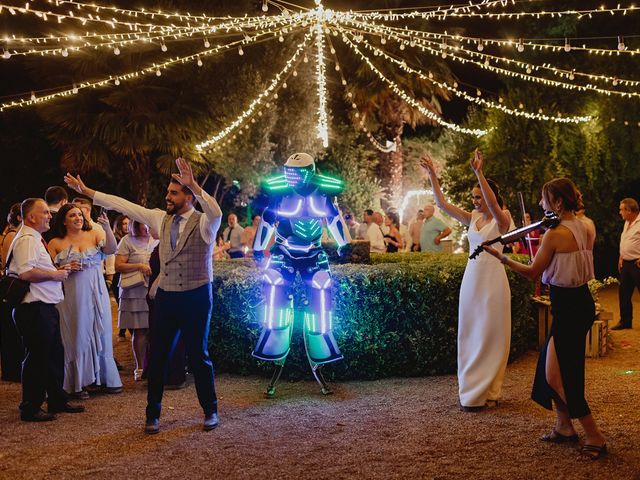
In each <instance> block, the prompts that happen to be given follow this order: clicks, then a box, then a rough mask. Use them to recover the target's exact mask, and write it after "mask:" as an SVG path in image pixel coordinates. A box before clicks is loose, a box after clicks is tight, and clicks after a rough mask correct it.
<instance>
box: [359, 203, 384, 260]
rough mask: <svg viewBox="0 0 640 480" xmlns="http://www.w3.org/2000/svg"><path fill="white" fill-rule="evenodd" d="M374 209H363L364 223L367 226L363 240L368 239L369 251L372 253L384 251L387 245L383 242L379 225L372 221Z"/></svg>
mask: <svg viewBox="0 0 640 480" xmlns="http://www.w3.org/2000/svg"><path fill="white" fill-rule="evenodd" d="M374 219H375V217H374V211H373V210H365V211H364V224H365V225H366V226H367V232H366V234H365V238H364V239H365V240H368V241H369V251H370V252H374V253H385V252H386V251H387V246H386V245H385V243H384V235H383V234H382V230H381V229H380V226H379V225H378V224H377V223H376V222H375V221H374Z"/></svg>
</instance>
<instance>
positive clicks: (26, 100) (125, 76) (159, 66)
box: [0, 34, 266, 112]
mask: <svg viewBox="0 0 640 480" xmlns="http://www.w3.org/2000/svg"><path fill="white" fill-rule="evenodd" d="M265 35H266V34H265ZM260 36H264V35H262V34H256V35H255V36H254V37H260ZM254 37H250V39H251V40H253V38H254ZM247 41H248V40H247V39H242V40H237V41H234V42H231V43H228V44H224V45H218V46H216V47H214V48H210V49H207V50H202V51H199V52H197V53H194V54H190V55H186V56H183V57H176V58H171V59H169V60H167V61H165V62H161V63H153V64H152V65H151V66H149V67H145V68H142V69H140V70H137V71H132V72H127V73H122V74H112V75H109V76H108V77H107V78H103V79H102V80H96V81H85V82H77V83H76V84H74V86H73V87H71V88H67V89H65V90H62V91H59V92H55V93H51V94H48V95H41V96H38V95H35V93H33V94H31V95H30V96H29V97H23V98H19V99H17V100H12V101H9V102H6V103H2V104H0V112H2V111H4V110H6V109H10V108H16V107H25V106H29V105H34V104H39V103H44V102H47V101H50V100H54V99H57V98H61V97H67V96H70V95H75V94H77V93H78V92H79V91H80V90H83V89H87V88H97V87H103V86H106V85H109V84H110V83H112V82H115V80H116V79H117V80H118V81H122V80H130V79H133V78H137V77H140V76H143V75H147V74H152V73H153V74H155V75H158V72H160V75H162V72H161V71H162V70H163V69H166V68H167V67H169V66H171V65H175V64H179V63H187V62H190V61H198V60H199V59H200V58H201V57H207V56H213V55H215V54H217V53H220V52H222V51H227V50H230V49H232V48H235V47H238V46H240V45H242V44H243V42H247Z"/></svg>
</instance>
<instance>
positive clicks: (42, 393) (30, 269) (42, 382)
mask: <svg viewBox="0 0 640 480" xmlns="http://www.w3.org/2000/svg"><path fill="white" fill-rule="evenodd" d="M20 214H21V216H22V228H21V229H20V231H19V232H18V234H17V235H16V237H15V238H14V240H13V243H12V244H11V249H10V251H9V258H8V259H7V263H8V271H9V274H12V275H17V276H18V277H19V278H20V279H21V280H25V281H27V282H29V291H28V292H27V294H26V296H25V297H24V299H23V300H22V303H21V304H20V305H18V306H17V307H16V308H15V310H14V314H13V317H14V319H15V321H16V327H17V329H18V332H19V333H20V336H21V337H22V341H23V344H24V347H25V350H26V353H25V358H24V362H23V363H22V379H21V381H22V402H21V403H20V419H21V420H23V421H25V422H46V421H50V420H55V419H56V416H55V413H58V412H66V413H79V412H83V411H84V407H83V406H79V405H73V404H70V403H69V396H68V394H67V393H66V392H65V391H64V389H63V388H62V382H63V378H64V347H63V346H62V340H61V338H60V317H59V314H58V310H57V309H56V304H58V303H60V302H61V301H62V300H63V298H64V293H63V291H62V281H63V280H65V279H66V278H67V277H68V276H69V273H70V272H71V269H72V268H76V267H77V265H71V264H67V265H64V266H62V267H60V268H56V266H55V265H54V264H53V262H52V261H51V257H50V256H49V252H47V249H46V248H45V245H44V242H43V239H42V233H43V232H46V231H47V230H49V222H50V220H51V213H49V207H48V206H47V203H46V202H45V201H44V200H43V199H41V198H28V199H26V200H25V201H23V202H22V204H21V207H20ZM45 399H46V401H47V404H48V412H44V411H43V410H42V409H41V406H42V404H43V403H44V401H45Z"/></svg>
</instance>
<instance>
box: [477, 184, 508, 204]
mask: <svg viewBox="0 0 640 480" xmlns="http://www.w3.org/2000/svg"><path fill="white" fill-rule="evenodd" d="M487 183H488V184H489V187H490V188H491V191H492V192H493V194H494V195H495V196H496V200H497V201H498V205H499V206H500V208H502V207H504V200H502V195H500V187H499V186H498V184H497V183H496V182H494V181H493V180H491V179H490V178H487ZM476 188H480V184H479V183H476Z"/></svg>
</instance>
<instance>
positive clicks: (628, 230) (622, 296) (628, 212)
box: [611, 198, 640, 330]
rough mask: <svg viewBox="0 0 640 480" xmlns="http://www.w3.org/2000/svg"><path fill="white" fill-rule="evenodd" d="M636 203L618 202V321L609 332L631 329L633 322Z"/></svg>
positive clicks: (639, 266) (638, 263) (639, 238)
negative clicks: (619, 230) (621, 220)
mask: <svg viewBox="0 0 640 480" xmlns="http://www.w3.org/2000/svg"><path fill="white" fill-rule="evenodd" d="M639 210H640V209H639V208H638V202H637V201H636V200H634V199H633V198H624V199H622V200H621V201H620V216H621V217H622V219H623V220H624V228H623V229H622V235H621V236H620V257H619V259H618V271H619V272H620V288H619V289H618V301H619V303H620V321H619V322H618V324H617V325H615V326H613V327H611V330H623V329H626V328H631V324H632V320H633V306H632V304H631V297H632V296H633V291H634V290H635V289H636V288H637V289H638V290H640V217H639V215H638V214H639Z"/></svg>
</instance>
